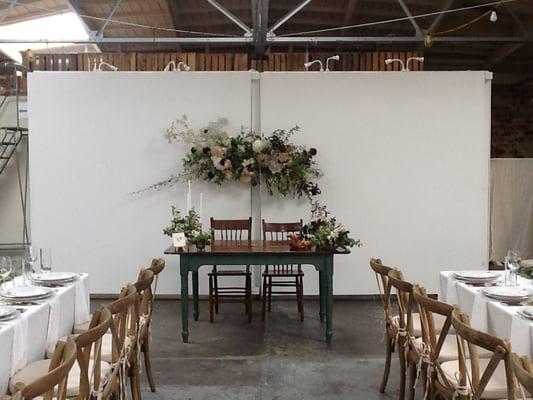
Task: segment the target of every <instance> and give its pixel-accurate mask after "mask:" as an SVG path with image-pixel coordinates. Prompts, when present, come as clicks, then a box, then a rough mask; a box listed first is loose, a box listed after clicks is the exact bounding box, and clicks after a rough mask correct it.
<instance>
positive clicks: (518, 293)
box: [483, 286, 533, 303]
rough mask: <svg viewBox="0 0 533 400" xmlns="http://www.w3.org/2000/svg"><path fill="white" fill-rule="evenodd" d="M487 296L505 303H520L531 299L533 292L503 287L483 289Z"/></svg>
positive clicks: (515, 287)
mask: <svg viewBox="0 0 533 400" xmlns="http://www.w3.org/2000/svg"><path fill="white" fill-rule="evenodd" d="M483 293H484V294H485V296H487V297H490V298H492V299H496V300H500V301H503V302H505V303H520V302H522V301H525V300H527V299H529V298H530V297H531V296H532V295H533V292H532V291H531V290H530V289H526V288H521V287H518V286H501V287H491V288H486V289H483Z"/></svg>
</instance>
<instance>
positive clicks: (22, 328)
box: [0, 274, 90, 394]
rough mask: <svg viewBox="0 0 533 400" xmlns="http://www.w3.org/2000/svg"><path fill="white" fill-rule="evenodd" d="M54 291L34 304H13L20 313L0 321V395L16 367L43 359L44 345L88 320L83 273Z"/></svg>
mask: <svg viewBox="0 0 533 400" xmlns="http://www.w3.org/2000/svg"><path fill="white" fill-rule="evenodd" d="M54 292H55V293H54V294H53V295H52V296H51V297H49V298H47V299H45V300H40V301H38V302H36V303H38V304H36V305H27V306H21V305H16V307H17V308H19V309H21V310H23V312H22V313H21V314H20V315H19V316H18V317H17V318H15V319H13V320H10V321H3V322H0V394H4V393H7V390H8V385H9V379H10V377H11V376H13V375H14V374H15V373H16V372H17V371H18V370H20V369H21V368H24V367H25V366H26V365H28V364H30V363H32V362H34V361H38V360H42V359H44V358H45V354H46V347H47V345H48V344H52V343H55V342H56V341H57V340H58V339H59V338H61V337H62V336H65V335H68V334H70V333H72V329H73V327H74V325H75V324H81V323H83V322H86V321H88V320H89V318H90V309H89V276H88V275H87V274H81V275H80V277H79V278H78V279H77V280H76V281H74V282H72V283H71V284H68V285H65V286H62V287H57V288H54ZM0 304H1V301H0Z"/></svg>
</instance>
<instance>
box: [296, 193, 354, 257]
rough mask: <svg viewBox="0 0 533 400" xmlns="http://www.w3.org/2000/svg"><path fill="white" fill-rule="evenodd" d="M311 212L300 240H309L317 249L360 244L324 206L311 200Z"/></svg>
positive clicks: (344, 248) (334, 248) (340, 247)
mask: <svg viewBox="0 0 533 400" xmlns="http://www.w3.org/2000/svg"><path fill="white" fill-rule="evenodd" d="M311 214H312V219H311V222H309V224H307V225H304V226H303V228H302V232H301V234H300V240H309V241H310V242H311V245H312V246H314V247H315V248H316V249H317V250H339V249H343V250H346V249H347V248H349V247H354V246H357V247H361V246H362V243H361V241H360V240H359V239H357V240H356V239H353V238H352V237H351V236H350V231H348V230H346V228H345V227H344V226H343V225H342V224H340V223H338V222H337V219H336V218H335V217H333V216H332V215H331V213H330V212H329V211H328V210H327V208H326V206H323V205H321V204H320V203H318V202H316V201H315V202H313V203H312V210H311Z"/></svg>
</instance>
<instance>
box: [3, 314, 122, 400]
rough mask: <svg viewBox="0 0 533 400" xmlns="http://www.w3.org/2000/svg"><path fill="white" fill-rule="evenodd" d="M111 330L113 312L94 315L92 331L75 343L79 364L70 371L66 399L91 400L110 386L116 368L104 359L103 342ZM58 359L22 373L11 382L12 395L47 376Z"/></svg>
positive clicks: (43, 362)
mask: <svg viewBox="0 0 533 400" xmlns="http://www.w3.org/2000/svg"><path fill="white" fill-rule="evenodd" d="M111 326H112V317H111V312H110V310H109V309H108V308H105V307H104V308H102V309H100V310H98V311H97V312H95V313H94V314H93V316H92V318H91V322H90V324H89V330H87V331H86V332H84V333H82V334H79V335H78V336H76V338H75V339H74V340H75V342H76V348H77V350H76V354H77V356H76V358H77V360H78V362H77V364H75V365H74V366H73V367H72V368H71V370H70V373H69V376H68V379H67V382H66V387H65V388H64V390H65V395H66V397H76V398H77V399H80V400H89V399H90V398H91V395H92V394H94V393H100V391H101V389H102V386H101V384H103V383H104V382H106V379H107V376H108V375H110V374H111V372H112V366H111V365H110V364H109V363H107V362H105V361H102V358H101V349H102V338H103V336H104V335H105V334H106V332H107V331H108V330H109V329H110V328H111ZM66 340H68V338H66ZM56 348H57V347H56ZM54 357H55V352H54V355H53V356H52V359H51V360H40V361H36V362H33V363H31V364H29V365H28V366H26V367H24V368H23V369H22V370H20V371H18V372H17V373H16V374H15V375H14V376H13V377H12V378H11V383H10V391H11V392H12V393H14V392H16V389H17V388H18V387H20V386H18V383H22V384H24V385H26V386H28V385H29V384H30V383H31V382H33V381H35V380H36V379H37V378H39V377H41V376H44V375H46V373H47V372H48V371H50V369H51V365H52V363H53V362H54V361H55V360H54Z"/></svg>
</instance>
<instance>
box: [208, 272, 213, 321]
mask: <svg viewBox="0 0 533 400" xmlns="http://www.w3.org/2000/svg"><path fill="white" fill-rule="evenodd" d="M213 303H214V299H213V277H212V276H209V322H213V320H214V317H213V306H214V304H213Z"/></svg>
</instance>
